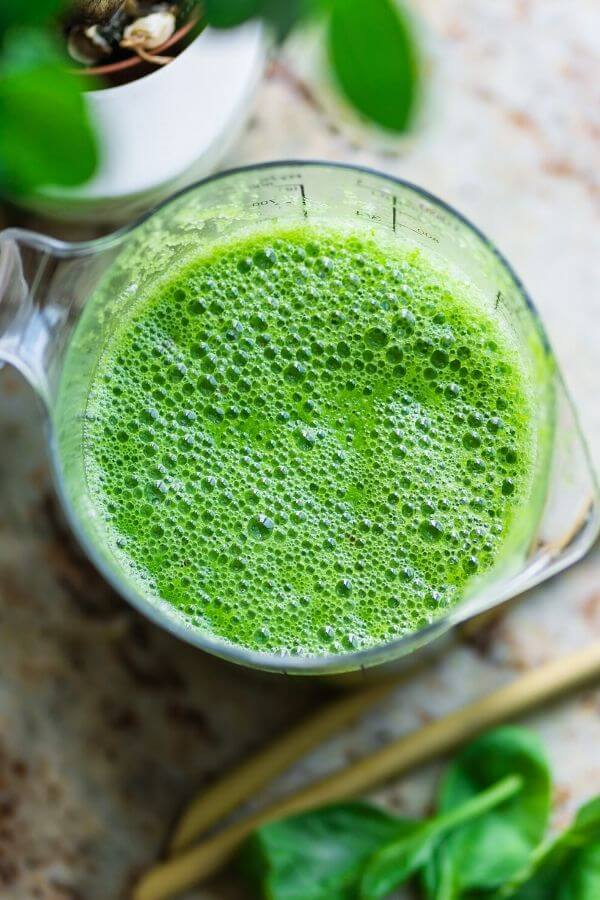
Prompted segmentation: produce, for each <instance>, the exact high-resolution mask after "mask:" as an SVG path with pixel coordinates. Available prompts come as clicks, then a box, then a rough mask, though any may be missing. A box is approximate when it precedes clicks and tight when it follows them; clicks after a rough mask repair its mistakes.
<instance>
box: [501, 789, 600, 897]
mask: <svg viewBox="0 0 600 900" xmlns="http://www.w3.org/2000/svg"><path fill="white" fill-rule="evenodd" d="M497 896H498V898H500V897H507V898H510V900H598V898H600V797H596V798H595V799H594V800H591V801H590V802H589V803H587V804H586V805H585V806H583V807H582V808H581V809H580V810H579V812H578V813H577V816H576V817H575V820H574V821H573V824H572V825H571V826H570V828H568V829H567V830H566V831H565V832H563V834H561V835H559V837H558V838H556V839H555V840H554V841H552V842H551V843H550V844H548V845H547V846H546V847H543V848H542V849H541V850H540V851H538V853H536V854H535V855H534V858H533V860H532V862H531V864H530V866H529V867H528V869H527V870H525V873H524V874H521V876H520V878H519V883H518V885H516V886H512V887H509V888H508V889H504V890H502V891H499V892H498V895H497Z"/></svg>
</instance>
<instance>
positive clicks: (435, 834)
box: [360, 775, 524, 900]
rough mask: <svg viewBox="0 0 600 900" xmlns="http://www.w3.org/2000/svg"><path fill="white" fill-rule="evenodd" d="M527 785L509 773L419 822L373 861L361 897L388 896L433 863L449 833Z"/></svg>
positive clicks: (378, 899)
mask: <svg viewBox="0 0 600 900" xmlns="http://www.w3.org/2000/svg"><path fill="white" fill-rule="evenodd" d="M523 785H524V781H523V778H522V777H520V776H519V775H508V776H506V778H503V779H501V780H500V781H499V782H498V783H497V784H494V785H492V786H491V787H490V788H488V789H487V790H484V791H482V792H481V793H479V794H477V795H476V796H474V797H470V798H469V799H468V800H466V801H465V802H464V803H463V804H461V805H460V806H458V807H455V808H454V809H451V810H449V811H448V812H446V813H444V814H442V815H439V816H436V817H435V818H433V819H429V820H428V821H425V822H421V823H416V824H415V825H414V827H413V829H412V831H410V832H408V833H407V834H404V835H402V836H401V837H399V838H396V839H395V840H394V841H393V842H392V843H390V844H388V846H387V847H384V848H383V849H382V850H380V851H378V852H377V853H375V854H374V856H373V857H372V858H371V859H370V860H369V862H368V863H367V865H366V867H365V871H364V873H363V877H362V879H361V884H360V900H381V898H383V897H387V895H388V894H389V893H391V891H393V890H394V889H395V888H396V887H398V886H399V885H401V884H404V882H405V881H408V879H409V878H411V877H412V876H413V875H414V874H415V873H416V872H417V871H418V870H419V869H421V868H422V867H423V866H424V865H425V864H426V863H427V862H429V860H430V858H431V856H432V854H433V851H434V850H435V847H436V845H437V844H438V843H439V842H440V840H441V839H442V837H443V836H444V835H445V834H447V833H448V832H452V831H453V830H454V829H455V828H459V827H460V826H464V824H465V823H466V822H471V821H473V820H477V822H478V821H479V820H480V818H481V817H482V816H483V817H485V815H486V814H487V813H489V811H490V810H493V809H494V808H496V807H498V806H500V805H503V804H506V802H507V801H508V800H509V799H510V798H511V797H514V796H515V795H516V794H518V793H519V792H520V791H521V790H522V789H523ZM477 822H476V823H475V825H477Z"/></svg>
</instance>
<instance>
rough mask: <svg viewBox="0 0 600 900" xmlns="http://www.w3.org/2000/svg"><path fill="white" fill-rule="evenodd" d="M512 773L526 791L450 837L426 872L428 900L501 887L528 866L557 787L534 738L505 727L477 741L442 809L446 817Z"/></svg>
mask: <svg viewBox="0 0 600 900" xmlns="http://www.w3.org/2000/svg"><path fill="white" fill-rule="evenodd" d="M509 774H517V775H520V776H521V778H522V779H523V785H524V786H523V790H522V791H520V792H519V793H518V794H516V795H515V796H513V797H511V798H510V799H508V800H507V801H506V802H505V803H503V804H502V805H500V806H497V807H495V808H493V809H491V810H490V811H489V812H488V813H487V814H486V815H485V816H482V817H480V818H479V819H477V821H475V822H473V823H472V824H469V825H466V826H464V827H462V828H458V829H456V830H455V831H453V832H452V833H451V834H449V835H448V837H447V838H445V840H444V841H443V842H442V844H441V845H440V847H439V848H438V850H437V852H436V854H435V856H434V857H433V858H432V860H431V861H430V863H429V865H428V866H427V869H426V872H425V877H424V887H425V892H426V896H427V897H429V898H435V900H439V898H441V897H443V898H444V900H453V898H458V897H462V896H463V895H464V894H465V893H467V892H469V891H474V890H490V889H493V888H497V887H499V886H501V885H503V884H506V883H507V882H508V881H510V880H512V879H513V878H514V877H515V876H516V875H517V873H518V872H519V871H521V870H522V869H523V868H524V867H525V866H526V865H527V863H528V861H529V858H530V856H531V853H532V852H533V850H534V848H535V847H536V846H538V844H539V843H540V841H541V840H542V838H543V835H544V832H545V830H546V827H547V823H548V817H549V813H550V801H551V787H552V786H551V779H550V770H549V765H548V761H547V759H546V755H545V753H544V750H543V747H542V745H541V743H540V742H539V740H538V739H537V738H536V736H535V735H533V734H531V733H530V732H527V731H525V730H524V729H521V728H516V727H504V728H498V729H496V730H495V731H491V732H488V733H487V734H485V735H483V737H480V738H478V739H477V740H475V741H473V742H472V743H471V744H470V745H469V746H467V747H466V748H465V749H464V750H463V751H462V752H461V753H460V754H459V755H458V757H457V758H456V759H455V760H454V762H453V763H451V765H450V766H449V768H448V770H447V772H446V775H445V777H444V779H443V782H442V786H441V790H440V795H439V801H438V810H439V812H440V813H447V812H448V811H450V810H452V809H454V808H456V807H458V806H460V805H461V804H463V803H465V801H467V800H468V799H469V798H471V797H476V796H477V795H478V794H479V793H480V792H481V791H482V790H484V789H485V788H486V787H488V786H489V785H490V784H493V783H495V782H496V781H498V779H499V778H502V777H505V776H507V775H509Z"/></svg>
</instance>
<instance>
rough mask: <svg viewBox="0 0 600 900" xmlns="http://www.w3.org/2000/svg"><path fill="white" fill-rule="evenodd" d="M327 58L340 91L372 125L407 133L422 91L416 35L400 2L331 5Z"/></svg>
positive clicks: (337, 0)
mask: <svg viewBox="0 0 600 900" xmlns="http://www.w3.org/2000/svg"><path fill="white" fill-rule="evenodd" d="M328 44H329V56H330V59H331V64H332V66H333V71H334V74H335V76H336V78H337V81H338V84H339V87H340V88H341V90H342V92H343V93H344V94H345V95H346V97H347V98H348V100H349V101H350V103H351V104H352V105H353V106H354V107H356V109H357V110H358V111H359V112H360V113H362V114H363V115H365V116H366V117H367V118H368V119H370V120H371V121H373V122H375V123H376V124H377V125H380V126H381V127H382V128H386V129H389V130H390V131H395V132H402V131H406V130H407V128H408V127H409V125H410V123H411V121H412V117H413V113H414V111H415V107H416V101H417V95H418V90H419V77H418V76H419V66H418V59H417V49H416V44H415V40H414V37H413V31H412V27H411V24H410V21H409V19H408V16H407V14H406V12H405V11H404V10H403V8H402V7H401V6H400V5H399V3H398V2H397V0H368V2H365V0H332V11H331V18H330V22H329V33H328Z"/></svg>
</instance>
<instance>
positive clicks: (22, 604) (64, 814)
mask: <svg viewBox="0 0 600 900" xmlns="http://www.w3.org/2000/svg"><path fill="white" fill-rule="evenodd" d="M419 9H420V15H421V16H422V19H423V21H424V26H425V34H426V39H427V43H428V46H429V47H430V52H431V55H432V88H431V93H430V101H429V107H428V112H427V115H426V116H425V121H424V123H423V126H422V128H421V130H420V132H419V133H418V135H417V136H416V137H415V138H414V139H412V140H411V142H410V143H407V144H406V145H405V146H404V147H402V148H401V150H400V152H399V153H397V154H394V153H391V152H390V151H389V148H385V149H382V150H381V151H378V150H377V146H378V143H377V141H376V140H375V139H374V138H373V137H371V136H369V135H364V137H362V138H361V139H360V140H359V141H358V142H357V141H356V140H355V139H354V138H353V139H352V140H350V139H349V137H348V136H347V134H346V133H345V132H342V133H340V132H339V130H338V129H337V128H336V126H335V123H334V121H333V119H332V117H331V114H330V113H329V112H327V111H326V110H325V109H323V108H322V106H321V104H320V103H319V99H318V96H316V95H315V93H314V91H313V89H312V86H311V85H310V84H307V83H306V82H305V81H304V80H302V79H300V78H299V77H298V73H299V72H300V71H301V69H302V66H301V63H300V61H299V60H297V59H294V56H293V55H292V56H291V58H288V57H286V59H285V61H284V62H283V63H281V64H278V65H277V66H275V67H274V68H273V69H272V71H271V73H270V75H269V77H267V78H266V79H265V81H264V84H263V85H262V87H261V89H260V92H259V95H258V97H257V101H256V110H255V114H254V117H253V120H252V122H251V124H250V126H249V128H248V130H247V132H246V133H245V135H244V137H243V138H242V140H241V141H240V142H239V144H238V146H237V147H236V149H235V151H234V152H233V153H232V154H231V155H230V158H229V159H228V161H227V162H228V164H231V165H238V164H242V163H248V162H254V161H257V160H263V159H272V158H277V157H306V158H308V157H321V158H326V159H338V160H346V161H351V162H357V163H362V164H366V165H370V166H373V167H376V168H380V169H384V170H387V171H389V172H392V173H395V174H398V175H401V176H402V177H405V178H408V179H410V180H413V181H415V182H417V183H420V184H422V185H424V186H425V187H427V188H429V189H430V190H432V191H433V192H434V193H437V194H439V195H440V196H442V197H443V198H444V199H446V200H448V201H450V202H451V203H453V204H454V205H456V206H457V207H458V208H459V209H461V210H462V211H463V212H465V213H466V214H467V215H468V216H470V217H471V218H472V219H473V220H474V221H475V222H476V223H477V224H478V225H480V226H481V227H482V228H483V229H484V230H485V231H487V233H488V234H489V235H490V236H491V237H492V238H493V239H495V240H496V241H497V243H498V245H499V246H500V248H501V249H502V250H503V251H504V252H505V253H506V255H507V256H508V257H509V259H510V260H511V261H512V262H513V263H514V265H515V267H516V269H517V271H518V272H519V273H520V274H521V276H522V277H523V279H524V280H525V283H526V284H527V286H528V287H529V289H530V291H531V293H532V295H533V297H534V299H535V301H536V302H537V304H538V306H539V308H540V309H541V311H542V315H543V317H544V319H545V321H546V323H547V326H548V329H549V332H550V335H551V338H552V340H553V342H554V345H555V348H556V351H557V354H558V357H559V359H560V361H561V363H562V365H563V368H564V371H565V374H566V378H567V381H568V384H569V386H570V388H571V390H572V392H573V394H574V396H575V398H576V401H577V404H578V406H579V409H580V411H581V418H582V421H583V423H584V426H585V430H586V432H587V434H588V437H589V440H590V444H591V447H592V454H593V456H594V459H595V461H596V464H597V466H599V467H600V403H598V387H599V386H600V359H599V350H600V302H599V300H598V287H599V282H600V278H599V276H600V244H599V239H598V235H599V234H600V183H599V181H598V177H599V175H600V165H599V163H600V102H599V101H600V95H599V91H600V59H599V55H598V35H599V34H600V6H599V5H598V4H597V2H596V0H579V2H578V3H577V4H576V5H573V4H572V3H570V2H569V0H553V2H552V3H548V2H544V0H530V2H528V0H511V2H509V0H506V2H504V3H499V2H494V3H481V2H478V0H464V2H461V3H458V2H456V0H421V2H420V4H419ZM71 234H72V230H71ZM0 391H1V403H0V436H1V440H2V454H1V456H0V535H1V539H0V897H1V898H2V900H36V898H42V900H124V898H126V897H127V896H128V891H129V886H130V885H131V883H132V881H133V879H134V878H135V877H136V874H137V873H138V872H139V871H140V870H141V869H142V868H143V867H144V866H145V865H147V864H148V863H149V862H150V861H152V860H153V859H154V858H155V857H156V855H157V853H158V852H159V850H160V847H161V844H162V841H163V839H164V837H165V834H166V832H167V829H168V826H169V824H170V823H171V822H172V821H173V818H174V816H175V815H176V814H177V811H178V810H179V809H180V808H181V806H182V804H183V803H184V802H185V800H186V798H187V797H189V796H190V794H191V792H192V791H193V790H194V789H196V788H197V787H198V786H200V785H201V784H203V783H206V782H207V781H208V780H209V779H211V778H213V777H214V776H215V775H217V774H218V773H219V772H220V771H222V770H223V769H225V768H226V767H227V766H228V765H229V764H231V763H233V762H235V761H236V760H239V759H241V758H243V757H244V755H245V754H247V753H248V752H249V751H250V750H251V749H254V748H256V747H258V746H259V745H260V743H261V742H262V741H265V740H267V739H268V737H269V736H271V735H273V734H275V733H277V732H279V731H281V730H282V729H284V728H285V727H286V726H287V725H288V724H289V723H290V722H292V721H295V720H297V719H298V717H299V716H301V715H302V714H303V713H304V712H305V711H306V710H307V709H310V708H312V707H314V705H315V703H317V702H320V701H321V700H322V699H324V698H325V696H326V695H327V693H328V690H327V689H326V688H325V687H324V686H322V685H319V684H316V683H313V682H311V683H306V682H303V683H301V682H294V681H285V680H281V681H277V680H268V681H264V680H261V679H259V678H254V677H253V676H248V675H247V674H246V673H244V672H242V671H240V670H236V669H235V668H233V667H228V666H226V665H224V664H222V663H219V662H217V661H215V660H212V659H210V658H208V657H206V656H203V655H201V654H200V653H198V652H196V651H194V650H192V649H191V648H188V647H186V646H184V645H182V644H180V643H178V642H176V641H175V640H174V639H172V638H170V637H169V636H167V635H166V634H164V633H162V632H160V631H158V630H157V629H156V628H154V627H153V626H151V625H150V624H148V623H147V622H146V621H145V620H143V619H142V618H141V617H140V616H138V615H137V614H136V613H134V612H133V610H131V609H130V608H129V607H128V606H127V605H126V604H125V603H124V602H123V601H121V600H120V599H119V598H118V597H117V596H115V595H114V593H113V592H112V591H111V590H110V589H109V588H108V587H107V586H106V585H105V584H104V583H103V582H102V580H101V579H100V578H99V576H97V575H96V574H95V572H94V571H93V570H92V568H91V567H90V566H89V565H88V564H87V563H86V562H85V560H84V559H83V558H82V556H81V553H80V552H79V550H78V548H77V547H76V545H75V544H74V543H73V541H72V539H71V538H70V536H69V534H68V532H67V531H66V530H65V528H64V525H63V523H62V521H61V517H60V513H59V511H58V509H57V506H56V502H55V500H54V497H53V493H52V489H51V486H50V482H49V477H48V472H47V464H46V459H45V456H44V441H43V434H42V431H41V427H40V424H39V417H38V413H37V410H36V407H35V404H34V403H33V400H32V398H31V397H30V395H29V393H28V391H27V389H26V388H25V387H24V386H23V385H22V383H20V381H19V379H18V378H17V377H16V376H15V375H14V374H13V373H11V372H8V371H6V370H4V371H3V372H2V373H1V374H0ZM599 638H600V553H599V552H598V550H596V551H595V552H593V553H592V554H590V555H589V556H588V558H587V559H586V560H584V561H583V562H582V563H580V564H579V565H578V566H577V567H576V568H574V569H573V570H571V571H570V572H569V573H567V574H565V575H563V576H561V577H560V578H558V579H555V580H554V581H553V582H551V583H549V584H547V585H545V586H543V587H541V588H539V589H537V590H536V591H534V592H532V593H531V594H530V595H528V596H527V597H525V598H523V600H522V601H521V602H520V603H519V604H518V605H516V606H514V607H513V608H512V609H511V610H510V611H507V612H506V614H505V615H503V616H502V617H501V618H500V619H498V620H497V621H496V623H495V624H494V625H493V626H492V627H491V628H488V629H487V631H486V632H485V633H482V634H481V635H479V636H478V637H477V638H476V639H471V641H470V642H464V643H463V644H462V645H460V646H458V647H456V648H455V649H454V650H452V651H451V652H450V653H449V654H448V655H446V656H445V657H443V658H441V659H439V660H438V661H437V662H436V663H435V664H434V665H432V666H431V667H430V668H429V669H428V670H427V671H425V672H422V673H421V674H419V675H418V676H416V677H414V678H413V680H412V681H411V682H410V684H407V685H405V686H403V687H400V688H398V689H397V691H396V692H395V694H394V696H393V697H391V698H390V699H389V700H388V701H386V702H385V703H384V704H383V705H382V706H381V707H380V708H379V709H378V710H376V711H373V713H372V714H371V715H370V716H369V717H367V718H366V719H365V720H363V721H362V722H361V723H360V724H358V725H357V726H356V727H355V728H353V729H350V730H348V731H347V732H346V733H344V734H343V735H341V736H339V737H338V738H336V740H335V741H331V742H330V743H329V744H328V745H327V746H324V747H323V748H321V749H320V750H319V751H318V752H316V753H314V754H312V755H311V756H310V757H309V758H307V759H306V760H304V761H303V762H302V763H301V764H299V765H297V766H296V767H295V768H294V769H293V770H292V771H291V772H290V773H289V774H288V775H286V776H285V777H284V778H282V779H280V781H279V782H278V783H277V784H276V785H275V786H273V788H272V789H269V791H265V793H264V796H263V797H262V798H261V799H262V800H263V801H264V800H267V799H268V798H269V797H270V796H273V795H274V794H275V793H276V792H280V791H283V790H288V789H290V788H293V787H296V786H299V785H301V784H304V783H305V782H306V781H308V780H309V779H312V778H314V777H316V776H317V775H322V774H324V773H325V772H326V771H328V770H331V769H333V768H335V767H336V766H339V765H341V764H342V763H343V762H344V761H345V760H348V759H354V758H356V757H358V756H360V755H361V754H363V753H365V752H366V751H368V750H369V749H370V748H372V747H374V746H376V745H379V744H381V743H382V742H385V741H387V740H389V739H390V738H391V737H393V736H395V735H398V734H401V733H403V732H407V731H409V730H411V729H413V728H415V727H418V726H419V725H420V724H421V723H423V722H424V721H427V720H429V719H430V718H431V717H435V716H439V715H440V714H442V713H443V712H445V711H448V710H451V709H454V708H456V707H458V706H460V705H461V704H463V703H465V702H467V701H468V700H470V699H472V698H474V697H477V696H480V695H482V694H484V693H486V692H489V691H490V690H492V689H493V688H494V687H496V686H497V685H499V684H501V683H505V682H507V681H508V680H510V679H512V678H514V677H515V676H516V675H517V674H518V673H519V672H522V671H523V670H526V669H528V668H530V667H531V666H535V665H537V664H539V663H541V662H543V661H545V660H548V659H552V658H555V657H557V656H558V655H559V654H561V653H564V652H566V651H568V650H571V649H574V648H576V647H578V646H582V645H583V644H585V643H586V642H589V641H591V640H593V639H599ZM527 722H528V724H529V725H531V727H533V728H535V729H536V730H537V731H538V732H539V733H540V734H541V736H542V737H543V738H544V740H545V741H546V744H547V747H548V751H549V753H550V756H551V758H552V762H553V765H554V769H555V772H556V794H555V810H554V822H555V824H556V825H560V824H564V823H565V822H566V821H567V820H568V818H569V816H570V815H571V814H572V812H573V810H574V809H575V808H576V807H577V806H578V805H579V804H580V803H581V802H582V801H583V800H585V799H586V798H587V797H589V796H590V795H592V794H594V793H597V792H600V753H599V750H598V748H599V747H600V692H599V691H598V690H593V689H590V690H587V691H584V692H582V693H580V694H578V695H576V696H573V697H570V698H568V699H566V700H563V701H561V702H560V703H558V704H557V705H555V706H553V707H552V708H550V709H546V710H544V711H541V712H540V713H538V714H536V715H535V716H531V717H530V718H528V719H527ZM438 772H439V765H438V764H435V765H429V766H427V767H425V768H423V769H422V770H421V771H419V772H415V773H414V774H412V775H410V776H409V777H405V778H403V779H402V780H399V781H398V782H397V783H395V784H393V785H391V786H389V787H387V788H385V789H384V790H382V791H380V792H379V793H378V794H377V797H378V798H379V799H381V800H382V801H383V802H384V803H386V804H389V805H390V806H391V807H393V808H394V809H396V810H398V811H401V812H403V813H413V812H414V813H416V812H422V811H423V810H426V809H427V808H428V806H429V805H430V803H431V800H432V794H433V789H434V784H435V778H436V776H437V774H438ZM243 896H244V894H243V892H242V891H241V890H240V888H239V887H238V886H237V885H236V883H235V881H234V880H233V879H231V878H229V877H224V878H221V879H219V880H218V881H215V882H214V883H212V884H210V885H208V886H204V887H202V888H199V889H197V890H196V891H194V892H191V893H190V894H189V895H188V897H189V900H191V898H195V900H221V898H222V900H227V898H243Z"/></svg>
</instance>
